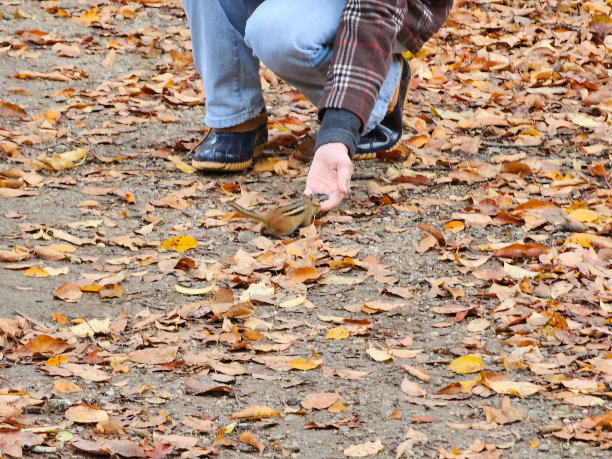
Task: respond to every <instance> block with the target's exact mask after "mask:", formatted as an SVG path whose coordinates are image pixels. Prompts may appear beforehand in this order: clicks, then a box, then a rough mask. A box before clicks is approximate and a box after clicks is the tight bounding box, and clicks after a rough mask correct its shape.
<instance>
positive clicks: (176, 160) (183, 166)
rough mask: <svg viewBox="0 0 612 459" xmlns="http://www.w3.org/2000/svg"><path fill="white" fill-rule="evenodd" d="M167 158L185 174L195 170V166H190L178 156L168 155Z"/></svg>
mask: <svg viewBox="0 0 612 459" xmlns="http://www.w3.org/2000/svg"><path fill="white" fill-rule="evenodd" d="M168 159H169V160H170V161H172V164H174V165H175V166H176V168H177V169H179V170H180V171H181V172H184V173H185V174H193V173H194V172H195V171H196V169H195V167H192V166H190V165H189V164H187V163H186V162H184V161H183V160H182V159H180V158H179V157H178V156H172V155H169V156H168Z"/></svg>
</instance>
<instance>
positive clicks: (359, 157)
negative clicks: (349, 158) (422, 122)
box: [353, 136, 402, 161]
mask: <svg viewBox="0 0 612 459" xmlns="http://www.w3.org/2000/svg"><path fill="white" fill-rule="evenodd" d="M400 143H402V138H401V136H400V138H399V140H398V141H397V142H395V144H394V145H393V146H392V147H389V148H387V149H386V150H380V151H374V152H369V153H355V156H353V161H367V160H371V159H376V157H377V156H378V153H385V152H387V151H391V150H395V149H396V148H397V146H398V145H399V144H400Z"/></svg>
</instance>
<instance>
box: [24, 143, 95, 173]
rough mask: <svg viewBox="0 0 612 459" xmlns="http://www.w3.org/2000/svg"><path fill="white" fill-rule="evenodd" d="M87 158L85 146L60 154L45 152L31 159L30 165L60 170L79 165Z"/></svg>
mask: <svg viewBox="0 0 612 459" xmlns="http://www.w3.org/2000/svg"><path fill="white" fill-rule="evenodd" d="M85 158H87V148H79V149H78V150H72V151H67V152H66V153H62V154H60V155H53V156H47V155H45V154H42V155H39V156H37V157H36V158H35V159H34V160H32V166H34V167H35V168H39V169H47V170H51V171H53V170H55V171H60V170H63V169H70V168H73V167H76V166H80V165H81V164H83V162H84V161H85Z"/></svg>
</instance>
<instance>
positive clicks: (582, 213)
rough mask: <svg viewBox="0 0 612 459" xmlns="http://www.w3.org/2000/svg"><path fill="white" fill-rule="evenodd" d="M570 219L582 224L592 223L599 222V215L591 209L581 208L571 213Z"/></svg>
mask: <svg viewBox="0 0 612 459" xmlns="http://www.w3.org/2000/svg"><path fill="white" fill-rule="evenodd" d="M569 217H570V218H573V219H574V220H577V221H579V222H582V223H591V222H594V221H595V220H597V218H599V215H598V214H597V212H594V211H592V210H591V209H585V208H581V209H576V210H574V211H572V212H570V213H569Z"/></svg>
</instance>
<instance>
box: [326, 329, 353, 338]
mask: <svg viewBox="0 0 612 459" xmlns="http://www.w3.org/2000/svg"><path fill="white" fill-rule="evenodd" d="M348 337H349V332H348V331H346V330H345V329H344V328H342V327H335V328H332V329H331V330H330V331H328V332H327V336H326V337H325V338H326V339H346V338H348Z"/></svg>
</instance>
